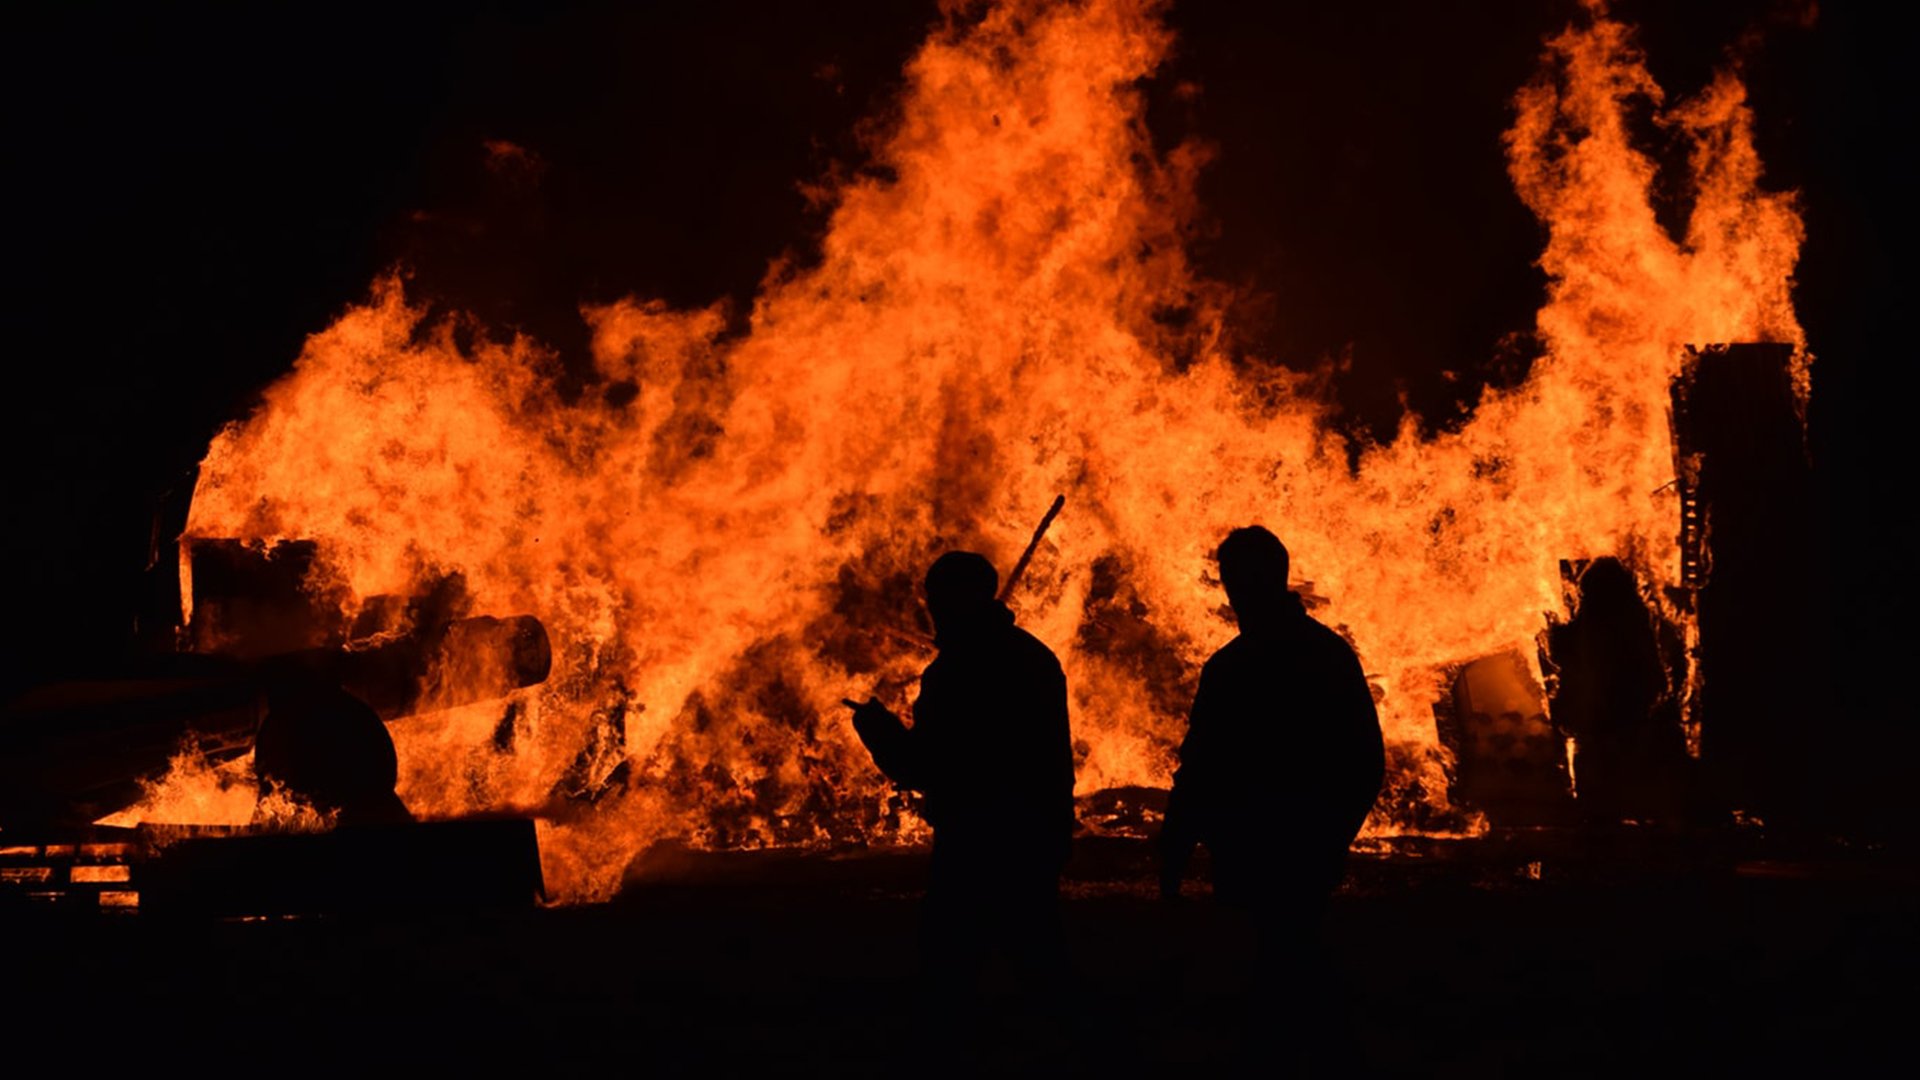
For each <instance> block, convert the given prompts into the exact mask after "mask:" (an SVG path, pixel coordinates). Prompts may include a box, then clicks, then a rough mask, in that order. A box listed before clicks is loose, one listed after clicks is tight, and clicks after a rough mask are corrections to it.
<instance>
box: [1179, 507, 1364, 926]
mask: <svg viewBox="0 0 1920 1080" xmlns="http://www.w3.org/2000/svg"><path fill="white" fill-rule="evenodd" d="M1219 558H1220V583H1221V584H1222V585H1224V586H1225V587H1226V590H1227V602H1228V603H1229V604H1231V605H1232V606H1233V613H1234V617H1235V619H1236V620H1237V621H1238V622H1239V624H1240V634H1239V636H1238V637H1235V638H1234V639H1233V640H1232V641H1230V642H1228V643H1227V644H1226V645H1225V646H1223V647H1222V648H1221V649H1220V651H1219V652H1216V653H1214V654H1213V658H1212V659H1210V660H1208V661H1207V665H1206V667H1205V668H1204V669H1202V671H1201V673H1200V688H1199V690H1198V691H1197V692H1196V693H1195V695H1194V699H1193V711H1192V713H1191V715H1190V717H1189V719H1188V723H1187V737H1186V741H1185V742H1183V743H1182V744H1181V746H1180V768H1179V771H1177V772H1176V773H1175V774H1174V779H1173V794H1172V796H1171V797H1170V798H1169V800H1168V802H1167V819H1166V823H1165V825H1164V827H1163V828H1162V830H1161V845H1162V852H1161V854H1162V857H1163V860H1164V861H1163V863H1162V869H1161V879H1160V888H1161V893H1162V895H1164V896H1167V897H1169V898H1172V897H1176V896H1178V895H1179V892H1180V879H1181V877H1182V876H1183V875H1184V874H1185V871H1186V867H1187V861H1188V859H1189V857H1190V856H1191V855H1192V853H1193V848H1194V845H1195V844H1196V843H1199V844H1205V845H1206V846H1207V851H1208V853H1209V854H1210V855H1211V856H1212V859H1213V885H1214V894H1215V896H1216V897H1217V898H1218V899H1219V900H1220V901H1221V902H1223V903H1227V904H1232V905H1235V906H1238V907H1243V908H1248V909H1253V910H1255V911H1257V912H1258V913H1259V914H1260V915H1262V916H1263V917H1267V918H1271V919H1274V920H1276V925H1275V926H1274V929H1275V930H1277V931H1282V932H1284V931H1285V929H1286V927H1288V926H1291V927H1293V928H1294V929H1296V930H1298V931H1300V932H1310V931H1311V927H1312V925H1314V924H1316V923H1317V921H1318V918H1319V913H1320V910H1321V907H1322V905H1323V904H1324V903H1325V901H1326V898H1327V896H1328V895H1329V894H1330V893H1331V892H1332V891H1333V888H1334V886H1336V885H1338V884H1339V882H1340V875H1341V873H1342V869H1343V866H1344V864H1345V860H1346V854H1347V846H1348V845H1349V844H1351V843H1352V842H1353V838H1354V836H1355V835H1356V834H1358V833H1359V831H1360V825H1361V823H1362V822H1364V821H1365V820H1366V817H1367V812H1368V811H1369V810H1370V809H1371V808H1372V807H1373V800H1374V797H1375V796H1376V795H1378V794H1379V791H1380V782H1381V779H1382V777H1383V775H1384V772H1385V764H1384V755H1383V751H1382V747H1381V741H1380V721H1379V718H1378V716H1377V715H1376V714H1375V712H1374V707H1373V694H1372V692H1371V691H1370V690H1369V688H1368V686H1367V680H1366V676H1365V675H1364V674H1362V672H1361V670H1360V661H1359V659H1358V658H1356V657H1355V656H1354V653H1353V649H1352V648H1351V647H1350V646H1348V644H1347V643H1346V641H1345V640H1343V639H1342V638H1341V637H1340V635H1338V634H1336V633H1334V632H1333V631H1331V630H1329V629H1327V628H1326V627H1324V626H1322V625H1320V624H1319V623H1318V622H1315V621H1314V620H1313V618H1312V617H1310V616H1309V615H1308V614H1307V610H1306V607H1305V605H1303V604H1302V603H1301V602H1300V597H1299V596H1298V595H1297V594H1295V593H1293V592H1291V591H1289V590H1288V588H1287V570H1288V558H1287V549H1286V547H1285V545H1283V544H1281V543H1280V540H1279V538H1278V537H1276V536H1274V535H1273V534H1272V533H1270V532H1268V531H1267V530H1266V529H1263V528H1260V527H1259V526H1257V525H1256V526H1251V527H1249V528H1244V529H1235V530H1234V531H1233V532H1232V533H1231V534H1230V535H1228V537H1227V538H1226V540H1224V541H1222V542H1221V544H1220V550H1219Z"/></svg>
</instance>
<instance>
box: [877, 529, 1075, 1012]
mask: <svg viewBox="0 0 1920 1080" xmlns="http://www.w3.org/2000/svg"><path fill="white" fill-rule="evenodd" d="M998 585H999V575H998V574H997V573H996V572H995V571H994V569H993V564H992V563H990V562H988V561H987V560H986V559H985V558H984V557H983V556H980V555H976V554H974V553H972V552H968V551H952V552H948V553H947V554H945V555H942V556H940V558H939V559H937V560H936V561H935V562H934V564H933V566H932V568H930V569H929V570H928V571H927V577H926V582H925V589H926V600H927V610H928V612H929V613H930V614H931V615H932V616H933V624H934V630H935V638H934V644H935V646H936V647H937V648H938V649H939V650H940V654H939V656H937V657H936V658H935V659H934V661H933V663H931V664H929V665H927V669H926V671H925V672H923V673H922V674H921V676H920V697H919V698H918V699H917V700H916V701H915V702H914V703H913V726H912V727H910V728H909V727H906V726H904V725H903V724H902V723H901V722H900V718H899V717H897V716H895V715H894V714H893V713H892V712H891V711H889V710H888V709H887V708H886V707H885V706H883V705H881V704H879V703H878V702H877V701H874V700H872V699H869V700H868V701H867V702H866V703H865V704H862V705H858V706H857V707H856V708H855V710H854V714H853V724H854V730H855V731H857V732H858V733H859V735H860V739H861V741H862V742H864V743H866V745H867V749H868V750H870V751H872V753H873V760H874V763H875V764H876V765H878V766H880V768H881V770H882V771H883V772H885V773H886V774H887V775H888V776H889V777H891V778H892V779H893V781H894V782H895V783H897V784H899V785H900V786H902V787H906V788H912V789H914V790H916V791H921V792H925V793H926V816H927V820H928V821H929V822H930V823H931V824H932V825H933V864H932V869H931V874H930V878H929V881H928V885H927V900H926V909H925V916H924V921H923V924H922V949H923V952H924V961H925V963H926V966H927V973H928V976H929V978H930V979H931V981H932V983H933V985H934V987H935V989H937V990H940V991H943V992H966V991H968V990H970V989H971V984H972V981H973V979H974V977H975V976H976V974H977V973H978V969H979V965H980V963H981V962H982V961H983V960H984V959H985V956H986V954H987V952H988V951H989V950H990V949H991V947H992V946H994V945H995V944H999V945H1002V946H1004V947H1006V948H1007V949H1008V950H1009V951H1010V952H1011V953H1013V954H1014V958H1015V959H1016V960H1021V961H1025V962H1026V963H1028V964H1031V965H1036V966H1038V967H1041V968H1043V969H1046V970H1044V971H1043V972H1041V973H1042V974H1048V975H1051V974H1055V973H1057V969H1058V967H1059V964H1060V958H1059V955H1058V953H1059V949H1060V944H1059V928H1058V919H1059V916H1058V894H1059V885H1060V869H1061V867H1062V866H1063V865H1064V864H1065V862H1066V858H1067V851H1068V847H1069V844H1070V842H1071V839H1072V836H1073V825H1074V815H1073V745H1072V736H1071V735H1070V733H1069V731H1068V727H1067V681H1066V677H1065V675H1063V674H1062V673H1061V670H1060V662H1059V661H1058V660H1057V659H1055V658H1054V655H1053V652H1052V650H1050V649H1048V648H1047V647H1046V646H1045V645H1043V644H1041V642H1040V640H1039V639H1038V638H1035V637H1034V636H1033V635H1032V634H1029V633H1027V632H1026V631H1025V630H1022V629H1020V628H1019V627H1017V626H1015V625H1014V623H1013V612H1011V611H1009V610H1007V607H1006V605H1004V604H1002V603H1001V602H1000V601H999V600H998V599H996V598H995V590H996V589H997V587H998Z"/></svg>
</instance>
